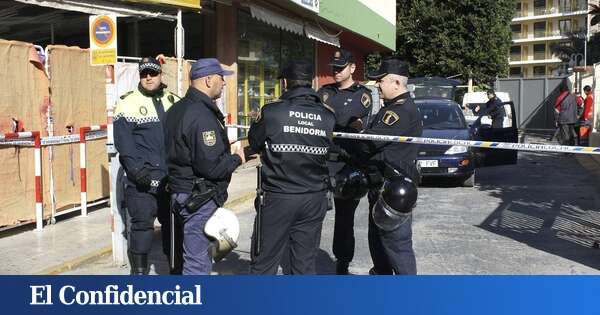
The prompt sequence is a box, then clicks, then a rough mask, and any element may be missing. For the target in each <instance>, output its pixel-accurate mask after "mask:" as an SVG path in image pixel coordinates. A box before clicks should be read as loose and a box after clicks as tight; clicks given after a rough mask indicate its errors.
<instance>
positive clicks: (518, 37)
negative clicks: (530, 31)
mask: <svg viewBox="0 0 600 315" xmlns="http://www.w3.org/2000/svg"><path fill="white" fill-rule="evenodd" d="M523 38H527V35H526V34H523V33H512V40H517V39H523Z"/></svg>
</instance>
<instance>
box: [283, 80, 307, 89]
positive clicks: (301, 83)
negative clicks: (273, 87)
mask: <svg viewBox="0 0 600 315" xmlns="http://www.w3.org/2000/svg"><path fill="white" fill-rule="evenodd" d="M286 82H287V89H288V90H290V89H293V88H297V87H312V81H309V80H287V79H286Z"/></svg>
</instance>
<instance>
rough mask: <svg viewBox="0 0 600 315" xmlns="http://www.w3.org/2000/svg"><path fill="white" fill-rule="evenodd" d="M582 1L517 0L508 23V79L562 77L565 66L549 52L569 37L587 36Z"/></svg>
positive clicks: (586, 5)
mask: <svg viewBox="0 0 600 315" xmlns="http://www.w3.org/2000/svg"><path fill="white" fill-rule="evenodd" d="M588 2H596V1H586V0H521V1H517V3H516V13H515V17H514V18H513V20H512V23H511V29H512V46H511V48H510V77H524V78H529V77H543V76H560V75H563V74H566V71H567V68H568V64H567V63H565V62H563V61H562V60H561V59H559V58H558V57H557V56H555V55H554V54H553V53H552V51H551V46H552V45H554V44H557V43H558V44H560V45H570V40H569V35H570V34H573V33H578V34H581V35H582V36H587V34H588V30H587V28H588Z"/></svg>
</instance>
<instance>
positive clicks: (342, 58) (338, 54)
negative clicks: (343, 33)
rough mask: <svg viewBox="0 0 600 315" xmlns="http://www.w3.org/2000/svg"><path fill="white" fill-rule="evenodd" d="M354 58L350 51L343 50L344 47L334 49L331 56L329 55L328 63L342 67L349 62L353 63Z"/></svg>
mask: <svg viewBox="0 0 600 315" xmlns="http://www.w3.org/2000/svg"><path fill="white" fill-rule="evenodd" d="M355 62H356V60H355V59H354V56H353V55H352V53H351V52H349V51H347V50H345V49H340V50H336V51H335V52H334V53H333V56H332V57H331V62H330V63H329V65H330V66H332V67H335V68H344V67H346V66H347V65H349V64H351V63H355Z"/></svg>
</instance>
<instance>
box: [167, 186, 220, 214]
mask: <svg viewBox="0 0 600 315" xmlns="http://www.w3.org/2000/svg"><path fill="white" fill-rule="evenodd" d="M216 194H217V190H216V189H215V188H214V187H210V188H209V187H208V186H207V185H206V182H205V181H204V179H196V180H194V188H192V193H191V194H190V195H189V197H187V199H185V201H184V202H183V204H181V207H182V208H186V209H187V212H188V213H190V214H191V213H194V212H196V211H198V209H200V207H202V206H203V205H205V204H206V203H207V202H209V201H210V200H211V199H212V198H213V197H214V196H215V195H216ZM174 210H175V211H176V212H179V209H178V207H177V203H176V205H175V208H174Z"/></svg>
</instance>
